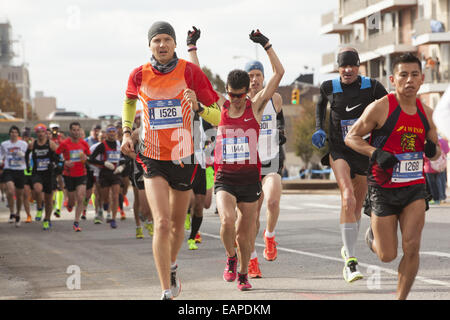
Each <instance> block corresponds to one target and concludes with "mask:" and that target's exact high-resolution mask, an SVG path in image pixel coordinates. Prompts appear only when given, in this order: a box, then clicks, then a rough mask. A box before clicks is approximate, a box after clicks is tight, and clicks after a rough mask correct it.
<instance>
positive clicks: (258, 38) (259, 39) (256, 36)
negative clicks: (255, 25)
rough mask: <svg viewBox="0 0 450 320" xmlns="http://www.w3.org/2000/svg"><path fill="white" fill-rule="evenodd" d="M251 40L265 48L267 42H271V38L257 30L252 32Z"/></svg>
mask: <svg viewBox="0 0 450 320" xmlns="http://www.w3.org/2000/svg"><path fill="white" fill-rule="evenodd" d="M250 40H252V41H253V42H255V43H259V44H260V45H262V46H263V48H264V47H265V46H266V44H267V42H269V38H267V37H266V36H265V35H263V34H262V33H261V31H259V29H256V31H255V30H252V33H250Z"/></svg>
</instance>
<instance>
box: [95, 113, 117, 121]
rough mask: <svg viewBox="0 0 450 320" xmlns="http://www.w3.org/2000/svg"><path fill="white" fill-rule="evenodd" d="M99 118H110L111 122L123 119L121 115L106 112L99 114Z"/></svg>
mask: <svg viewBox="0 0 450 320" xmlns="http://www.w3.org/2000/svg"><path fill="white" fill-rule="evenodd" d="M98 118H99V119H100V120H109V121H111V122H114V121H117V120H120V119H122V118H121V117H120V116H117V115H115V114H105V115H102V116H99V117H98Z"/></svg>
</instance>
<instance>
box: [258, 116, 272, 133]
mask: <svg viewBox="0 0 450 320" xmlns="http://www.w3.org/2000/svg"><path fill="white" fill-rule="evenodd" d="M260 128H261V131H260V132H259V134H260V135H271V134H272V131H273V130H274V129H275V128H273V122H272V115H270V114H269V115H265V116H263V117H262V119H261V124H260Z"/></svg>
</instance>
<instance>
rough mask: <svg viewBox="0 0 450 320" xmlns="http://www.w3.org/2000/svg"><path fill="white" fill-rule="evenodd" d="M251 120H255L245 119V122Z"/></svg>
mask: <svg viewBox="0 0 450 320" xmlns="http://www.w3.org/2000/svg"><path fill="white" fill-rule="evenodd" d="M250 120H253V118H250V119H244V121H245V122H247V121H250Z"/></svg>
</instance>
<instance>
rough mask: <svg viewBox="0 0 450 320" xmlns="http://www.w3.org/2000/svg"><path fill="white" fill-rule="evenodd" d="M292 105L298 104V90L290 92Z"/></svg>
mask: <svg viewBox="0 0 450 320" xmlns="http://www.w3.org/2000/svg"><path fill="white" fill-rule="evenodd" d="M291 102H292V104H300V89H298V88H295V89H293V90H292V98H291Z"/></svg>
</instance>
